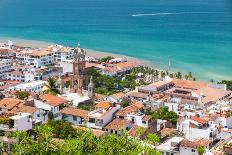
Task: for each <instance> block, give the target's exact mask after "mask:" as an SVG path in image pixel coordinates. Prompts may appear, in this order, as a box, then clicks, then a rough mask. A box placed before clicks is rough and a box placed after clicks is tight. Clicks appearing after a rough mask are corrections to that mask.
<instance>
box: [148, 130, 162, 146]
mask: <svg viewBox="0 0 232 155" xmlns="http://www.w3.org/2000/svg"><path fill="white" fill-rule="evenodd" d="M159 141H160V138H159V136H158V135H157V134H153V133H149V134H148V135H147V142H149V143H150V144H152V145H156V144H157V143H159Z"/></svg>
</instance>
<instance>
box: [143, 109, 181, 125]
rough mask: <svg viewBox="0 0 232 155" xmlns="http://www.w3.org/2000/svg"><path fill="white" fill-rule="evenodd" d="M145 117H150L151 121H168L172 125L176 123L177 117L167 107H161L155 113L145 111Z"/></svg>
mask: <svg viewBox="0 0 232 155" xmlns="http://www.w3.org/2000/svg"><path fill="white" fill-rule="evenodd" d="M145 113H146V114H147V115H151V116H152V118H153V119H163V120H168V121H170V122H171V123H172V124H176V123H177V119H178V115H177V113H175V112H174V111H169V110H168V107H167V106H164V107H161V108H159V109H157V110H155V111H151V110H146V111H145Z"/></svg>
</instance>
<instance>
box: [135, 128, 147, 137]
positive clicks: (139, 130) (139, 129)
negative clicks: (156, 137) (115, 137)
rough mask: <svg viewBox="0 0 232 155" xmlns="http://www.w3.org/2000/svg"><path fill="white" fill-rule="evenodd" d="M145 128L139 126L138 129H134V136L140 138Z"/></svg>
mask: <svg viewBox="0 0 232 155" xmlns="http://www.w3.org/2000/svg"><path fill="white" fill-rule="evenodd" d="M145 131H146V130H145V128H144V127H141V126H139V127H137V128H136V135H137V136H138V137H140V136H142V135H143V134H144V133H145Z"/></svg>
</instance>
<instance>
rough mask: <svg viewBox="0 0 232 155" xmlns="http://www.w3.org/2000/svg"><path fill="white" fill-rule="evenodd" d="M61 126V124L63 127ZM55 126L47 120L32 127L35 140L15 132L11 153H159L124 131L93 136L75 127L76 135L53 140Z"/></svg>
mask: <svg viewBox="0 0 232 155" xmlns="http://www.w3.org/2000/svg"><path fill="white" fill-rule="evenodd" d="M62 124H63V123H62ZM54 126H56V125H54ZM59 126H61V124H60V125H59ZM57 129H61V128H57ZM62 129H65V128H64V127H63V128H62ZM55 130H56V129H53V128H52V127H51V125H49V124H47V125H43V126H40V127H38V128H37V129H36V132H37V134H38V136H37V140H32V139H31V138H30V136H29V135H28V134H27V133H26V132H18V133H17V134H16V137H17V138H19V143H18V144H15V145H13V150H12V154H14V155H31V154H33V155H41V154H45V155H52V154H54V155H55V154H62V155H73V154H76V155H82V154H86V155H112V154H115V155H137V154H141V153H142V154H145V155H159V152H156V151H155V150H153V149H152V148H150V147H148V146H144V145H143V144H142V142H140V141H138V140H137V139H134V138H128V136H127V134H126V133H124V132H123V133H122V135H121V136H117V135H105V136H103V137H96V136H94V135H93V134H92V133H91V132H90V131H84V130H82V131H81V130H77V131H76V136H75V137H73V138H72V137H70V136H67V137H65V139H64V140H60V139H56V140H54V139H53V137H52V136H53V132H56V131H55ZM61 132H62V131H61ZM62 135H63V134H62Z"/></svg>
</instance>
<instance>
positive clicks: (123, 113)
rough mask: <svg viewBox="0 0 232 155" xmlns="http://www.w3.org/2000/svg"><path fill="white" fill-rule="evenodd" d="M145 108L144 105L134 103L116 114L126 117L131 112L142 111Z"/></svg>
mask: <svg viewBox="0 0 232 155" xmlns="http://www.w3.org/2000/svg"><path fill="white" fill-rule="evenodd" d="M142 108H143V105H142V104H140V103H134V104H132V105H129V106H128V107H125V108H123V109H122V110H120V111H118V112H117V113H116V116H126V115H127V114H129V113H131V112H137V111H139V110H140V109H142Z"/></svg>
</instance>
